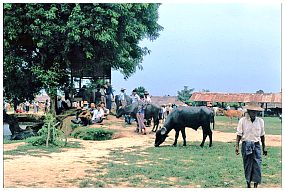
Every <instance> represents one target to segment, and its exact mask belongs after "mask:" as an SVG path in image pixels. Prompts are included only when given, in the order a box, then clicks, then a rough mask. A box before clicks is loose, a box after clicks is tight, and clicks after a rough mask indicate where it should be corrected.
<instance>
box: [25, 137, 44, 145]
mask: <svg viewBox="0 0 285 191" xmlns="http://www.w3.org/2000/svg"><path fill="white" fill-rule="evenodd" d="M26 141H27V142H28V143H31V144H32V145H33V146H39V145H44V144H46V140H45V139H44V138H43V137H42V136H35V137H29V138H27V139H26Z"/></svg>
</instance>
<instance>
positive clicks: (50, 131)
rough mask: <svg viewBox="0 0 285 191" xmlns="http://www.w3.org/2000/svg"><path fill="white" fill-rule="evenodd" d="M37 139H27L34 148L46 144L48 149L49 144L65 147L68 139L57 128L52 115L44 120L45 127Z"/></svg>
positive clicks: (48, 115) (39, 132)
mask: <svg viewBox="0 0 285 191" xmlns="http://www.w3.org/2000/svg"><path fill="white" fill-rule="evenodd" d="M38 135H39V136H36V137H30V138H28V139H27V142H28V143H31V144H32V145H33V146H39V145H44V144H46V147H48V146H49V144H52V145H53V146H65V145H66V141H67V140H66V138H65V136H64V133H63V132H62V131H60V130H59V129H57V128H56V119H55V117H54V116H53V115H52V114H47V115H46V117H45V120H44V125H43V127H42V128H41V129H40V130H39V131H38Z"/></svg>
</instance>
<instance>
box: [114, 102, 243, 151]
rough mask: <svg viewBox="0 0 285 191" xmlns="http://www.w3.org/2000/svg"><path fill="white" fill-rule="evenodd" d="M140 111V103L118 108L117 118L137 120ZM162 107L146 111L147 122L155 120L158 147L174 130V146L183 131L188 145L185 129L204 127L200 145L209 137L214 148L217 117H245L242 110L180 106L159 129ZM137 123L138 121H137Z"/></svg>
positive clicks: (148, 107)
mask: <svg viewBox="0 0 285 191" xmlns="http://www.w3.org/2000/svg"><path fill="white" fill-rule="evenodd" d="M137 110H138V103H131V104H128V105H126V106H124V107H119V106H118V107H117V109H116V117H117V118H119V117H121V116H123V115H130V116H131V117H133V118H134V119H135V120H136V113H137ZM160 110H161V107H159V106H157V105H155V104H152V103H149V104H147V106H146V109H145V120H150V119H151V120H153V128H152V131H153V132H156V138H155V144H154V146H156V147H158V146H159V145H160V144H162V143H163V142H164V141H165V139H166V137H168V133H169V132H170V131H171V130H172V129H174V130H175V140H174V143H173V145H174V146H176V144H177V139H178V137H179V132H180V131H181V134H182V138H183V146H185V145H186V133H185V128H186V127H189V128H192V129H194V130H197V129H198V128H199V127H202V131H203V139H202V143H201V144H200V146H201V147H203V146H204V143H205V140H206V138H207V136H209V139H210V142H209V146H210V147H211V146H212V130H211V127H210V126H211V123H213V129H214V123H215V122H214V117H215V116H216V115H224V116H227V117H229V118H230V119H232V118H233V117H237V118H240V117H242V116H243V115H244V111H242V110H222V109H220V108H215V107H214V108H209V107H206V106H199V107H194V106H179V107H177V108H174V109H173V110H172V111H171V112H170V114H169V115H168V116H167V117H166V119H165V120H164V123H163V121H162V123H163V125H162V127H161V126H160V127H159V122H160V118H159V112H160ZM136 121H137V120H136Z"/></svg>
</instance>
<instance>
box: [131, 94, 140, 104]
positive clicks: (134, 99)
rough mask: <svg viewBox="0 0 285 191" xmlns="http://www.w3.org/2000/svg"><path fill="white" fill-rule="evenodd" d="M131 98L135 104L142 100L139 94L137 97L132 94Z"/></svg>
mask: <svg viewBox="0 0 285 191" xmlns="http://www.w3.org/2000/svg"><path fill="white" fill-rule="evenodd" d="M130 97H131V99H132V103H135V102H137V101H138V100H140V96H139V95H138V94H135V95H133V94H132V95H131V96H130Z"/></svg>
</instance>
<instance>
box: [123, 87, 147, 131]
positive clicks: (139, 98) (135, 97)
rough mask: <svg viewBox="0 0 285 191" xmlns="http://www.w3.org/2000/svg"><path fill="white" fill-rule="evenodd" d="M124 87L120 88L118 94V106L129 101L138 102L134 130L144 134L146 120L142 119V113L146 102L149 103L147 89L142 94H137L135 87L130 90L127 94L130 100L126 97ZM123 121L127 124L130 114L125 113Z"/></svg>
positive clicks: (129, 122) (129, 120)
mask: <svg viewBox="0 0 285 191" xmlns="http://www.w3.org/2000/svg"><path fill="white" fill-rule="evenodd" d="M125 90H126V89H125V88H122V89H121V92H120V94H119V97H118V100H119V105H120V106H123V107H124V106H126V105H127V104H128V102H129V104H131V103H138V110H137V113H136V118H137V129H136V132H138V133H142V134H144V135H146V123H147V122H146V121H145V119H144V114H145V108H146V105H147V104H148V103H151V97H150V95H149V93H148V91H144V94H143V95H139V94H138V90H137V89H136V88H135V89H134V90H133V91H132V94H131V95H130V96H129V98H130V100H127V99H128V96H127V94H126V92H125ZM125 122H126V123H127V124H131V116H130V115H125Z"/></svg>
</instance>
